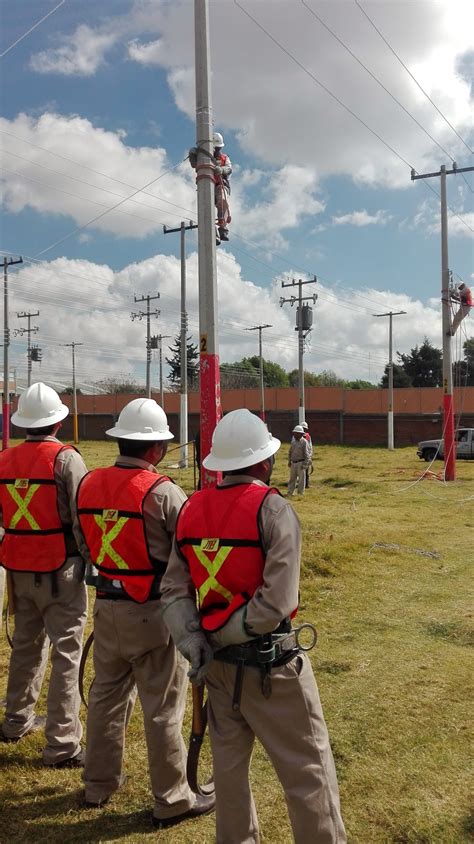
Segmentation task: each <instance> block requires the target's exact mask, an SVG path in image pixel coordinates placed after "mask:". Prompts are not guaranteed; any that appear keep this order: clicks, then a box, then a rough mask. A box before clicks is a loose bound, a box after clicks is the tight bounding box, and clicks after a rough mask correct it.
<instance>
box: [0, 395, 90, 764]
mask: <svg viewBox="0 0 474 844" xmlns="http://www.w3.org/2000/svg"><path fill="white" fill-rule="evenodd" d="M68 413H69V410H68V408H67V407H66V405H64V404H62V402H61V399H60V398H59V396H58V394H57V393H56V392H55V390H53V389H51V387H48V386H47V385H46V384H42V383H37V384H32V386H31V387H28V389H27V390H26V391H25V392H24V393H23V395H22V396H21V398H20V401H19V405H18V410H17V411H16V413H14V414H13V416H12V422H13V424H14V425H16V426H17V427H18V428H26V440H25V442H24V443H22V444H21V445H18V446H15V447H14V448H8V449H6V450H5V451H3V452H2V453H1V454H0V508H1V515H2V522H3V527H4V530H5V535H4V538H3V541H2V544H1V546H0V562H1V564H2V565H3V566H4V567H5V568H6V569H7V572H8V577H9V578H10V582H11V587H12V591H13V599H14V604H15V607H14V609H15V632H14V634H13V650H12V655H11V659H10V669H9V674H8V686H7V703H6V713H5V720H4V722H3V724H2V727H1V737H2V738H3V740H4V741H18V740H19V739H21V738H22V737H23V736H26V735H28V733H30V732H33V731H34V730H36V729H38V728H39V726H40V725H41V721H40V719H37V718H35V714H34V710H35V704H36V702H37V700H38V696H39V693H40V690H41V684H42V680H43V677H44V673H45V670H46V665H47V661H48V646H49V643H50V642H51V676H50V680H49V688H48V701H47V716H46V723H45V736H46V747H45V749H44V751H43V764H44V765H47V766H51V767H56V768H63V767H80V766H82V765H83V764H84V758H83V757H84V752H83V750H82V749H81V744H80V742H81V737H82V726H81V722H80V721H79V705H80V698H79V690H78V673H79V662H80V658H81V649H82V637H83V633H84V627H85V623H86V618H87V594H86V587H85V584H84V561H83V560H82V558H81V556H80V554H79V550H78V549H79V548H80V547H81V536H80V532H79V530H78V525H77V519H76V514H75V497H76V490H77V488H78V485H79V482H80V481H81V479H82V478H83V476H84V475H85V474H86V472H87V469H86V466H85V464H84V461H83V459H82V457H81V456H80V454H79V453H78V452H77V451H76V449H74V448H73V447H72V446H67V445H63V444H62V443H61V442H60V441H59V440H58V439H57V437H56V434H57V433H58V430H59V428H60V427H61V421H62V420H63V419H65V417H66V416H67V415H68Z"/></svg>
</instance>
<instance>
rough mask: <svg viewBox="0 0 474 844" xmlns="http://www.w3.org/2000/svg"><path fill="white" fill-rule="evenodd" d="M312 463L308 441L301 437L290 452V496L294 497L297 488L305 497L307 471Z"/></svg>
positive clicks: (295, 441) (292, 444) (291, 446)
mask: <svg viewBox="0 0 474 844" xmlns="http://www.w3.org/2000/svg"><path fill="white" fill-rule="evenodd" d="M310 462H311V449H310V445H309V442H308V440H306V439H305V438H304V437H301V439H299V440H294V441H293V442H292V443H291V445H290V450H289V452H288V466H289V468H290V480H289V481H288V495H293V493H294V491H295V486H297V488H298V493H299V494H300V495H303V493H304V489H305V480H306V469H307V468H308V467H309V464H310Z"/></svg>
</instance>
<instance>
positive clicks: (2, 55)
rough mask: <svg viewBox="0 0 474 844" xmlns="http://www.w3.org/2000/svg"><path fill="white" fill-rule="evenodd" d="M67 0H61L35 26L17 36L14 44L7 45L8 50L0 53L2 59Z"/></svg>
mask: <svg viewBox="0 0 474 844" xmlns="http://www.w3.org/2000/svg"><path fill="white" fill-rule="evenodd" d="M65 2H66V0H61V2H60V3H58V5H57V6H55V7H54V9H51V10H50V11H49V12H48V14H47V15H43V17H42V18H41V19H40V20H39V21H36V23H35V24H33V26H30V28H29V29H27V30H26V32H24V33H23V35H20V37H19V38H17V39H16V41H14V42H13V44H10V46H9V47H7V49H6V50H4V51H3V53H0V59H3V57H4V56H6V55H7V53H9V52H10V50H13V48H14V47H16V46H17V44H19V43H20V41H23V39H24V38H26V37H27V35H30V33H31V32H34V31H35V29H38V27H39V26H40V25H41V24H42V23H43V22H44V21H45V20H47V19H48V18H49V17H51V15H54V13H55V12H57V10H58V9H59V8H60V7H61V6H64V3H65Z"/></svg>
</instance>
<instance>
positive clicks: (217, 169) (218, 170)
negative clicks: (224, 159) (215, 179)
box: [214, 164, 222, 176]
mask: <svg viewBox="0 0 474 844" xmlns="http://www.w3.org/2000/svg"><path fill="white" fill-rule="evenodd" d="M214 172H215V173H217V175H218V176H222V167H221V166H220V164H215V165H214Z"/></svg>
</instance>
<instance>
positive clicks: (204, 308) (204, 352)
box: [194, 0, 221, 488]
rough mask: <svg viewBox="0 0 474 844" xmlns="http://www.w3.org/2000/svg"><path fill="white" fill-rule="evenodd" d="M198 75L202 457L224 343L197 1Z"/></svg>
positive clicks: (204, 474)
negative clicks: (221, 339)
mask: <svg viewBox="0 0 474 844" xmlns="http://www.w3.org/2000/svg"><path fill="white" fill-rule="evenodd" d="M194 38H195V70H196V147H197V150H198V155H197V164H196V175H197V206H198V242H199V261H198V264H199V350H200V358H199V374H200V392H201V419H200V428H201V457H202V458H204V457H206V456H207V455H208V454H209V451H210V450H211V440H212V433H213V431H214V428H215V427H216V425H217V423H218V422H219V419H220V418H221V395H220V392H221V391H220V372H219V342H218V334H217V266H216V229H215V208H214V187H215V185H214V164H213V162H212V155H213V141H212V136H213V126H212V100H211V73H210V59H209V3H208V0H194ZM218 478H219V475H218V473H214V472H208V471H206V470H205V469H204V467H202V468H201V486H202V487H203V488H205V487H208V486H213V485H214V484H215V483H216V481H217V480H218Z"/></svg>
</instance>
